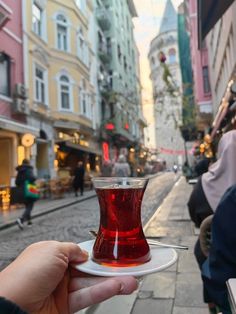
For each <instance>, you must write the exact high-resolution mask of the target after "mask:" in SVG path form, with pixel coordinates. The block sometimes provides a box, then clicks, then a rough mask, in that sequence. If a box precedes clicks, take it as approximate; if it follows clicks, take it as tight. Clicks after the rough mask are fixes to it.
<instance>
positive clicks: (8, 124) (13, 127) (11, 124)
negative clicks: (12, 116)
mask: <svg viewBox="0 0 236 314" xmlns="http://www.w3.org/2000/svg"><path fill="white" fill-rule="evenodd" d="M0 129H4V130H8V131H13V132H16V133H22V134H24V133H31V134H32V135H35V136H39V129H37V128H34V127H32V126H29V125H26V124H23V123H20V122H16V121H12V120H8V119H5V118H2V117H0Z"/></svg>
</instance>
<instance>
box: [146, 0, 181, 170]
mask: <svg viewBox="0 0 236 314" xmlns="http://www.w3.org/2000/svg"><path fill="white" fill-rule="evenodd" d="M148 58H149V63H150V69H151V75H150V78H151V80H152V86H153V100H154V112H155V126H156V130H155V135H156V147H157V150H158V158H159V159H162V160H165V161H166V163H167V167H172V166H173V164H174V163H176V164H179V165H182V163H183V160H184V142H183V139H182V136H181V133H180V129H179V127H180V126H181V124H182V96H181V94H182V91H181V86H182V82H181V72H180V65H179V51H178V35H177V13H176V11H175V8H174V7H173V4H172V2H171V0H167V2H166V7H165V11H164V15H163V17H162V21H161V26H160V30H159V33H158V35H157V36H156V37H155V38H154V39H153V40H152V41H151V44H150V50H149V54H148Z"/></svg>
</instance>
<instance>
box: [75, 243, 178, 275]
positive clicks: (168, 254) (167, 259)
mask: <svg viewBox="0 0 236 314" xmlns="http://www.w3.org/2000/svg"><path fill="white" fill-rule="evenodd" d="M93 244H94V240H91V241H86V242H82V243H78V245H79V246H80V248H82V249H84V250H86V251H87V252H88V253H89V259H88V260H87V261H86V262H85V263H82V264H75V265H73V267H74V268H76V269H78V270H79V271H82V272H84V273H87V274H91V275H97V276H105V277H112V276H124V275H132V276H135V277H139V276H143V275H148V274H151V273H154V272H158V271H162V270H164V269H166V268H168V267H170V266H171V265H173V264H174V263H175V262H176V260H177V253H176V251H175V250H174V249H172V248H162V247H153V246H150V250H151V260H150V261H149V262H147V263H145V264H142V265H139V266H133V267H109V266H103V265H100V264H97V263H95V262H94V261H93V260H92V259H91V255H92V248H93Z"/></svg>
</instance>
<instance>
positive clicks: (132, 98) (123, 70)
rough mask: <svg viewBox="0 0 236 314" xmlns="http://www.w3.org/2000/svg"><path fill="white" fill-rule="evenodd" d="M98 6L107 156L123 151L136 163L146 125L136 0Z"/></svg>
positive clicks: (113, 157)
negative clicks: (135, 21) (134, 20)
mask: <svg viewBox="0 0 236 314" xmlns="http://www.w3.org/2000/svg"><path fill="white" fill-rule="evenodd" d="M96 6H97V7H96V12H97V21H98V29H97V38H98V41H97V45H98V46H97V47H98V57H99V60H98V90H99V100H100V107H101V128H100V137H101V140H102V147H103V158H104V159H110V160H116V158H117V156H118V154H119V153H123V154H125V155H126V156H127V158H128V159H129V161H130V162H131V163H133V162H134V160H137V158H138V157H139V155H140V152H141V150H142V145H143V140H144V134H143V129H144V127H145V120H144V118H143V115H142V108H141V93H140V90H141V87H140V79H139V75H140V74H139V59H138V57H139V55H138V51H137V47H136V44H135V40H134V34H133V23H132V18H133V17H135V16H137V13H136V10H135V7H134V4H133V1H132V0H121V1H118V2H117V1H115V0H112V1H111V0H109V1H108V0H99V1H96Z"/></svg>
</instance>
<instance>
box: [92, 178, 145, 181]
mask: <svg viewBox="0 0 236 314" xmlns="http://www.w3.org/2000/svg"><path fill="white" fill-rule="evenodd" d="M122 179H123V180H128V181H134V180H135V181H137V180H139V181H147V180H149V178H139V177H93V178H92V181H117V180H122Z"/></svg>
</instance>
